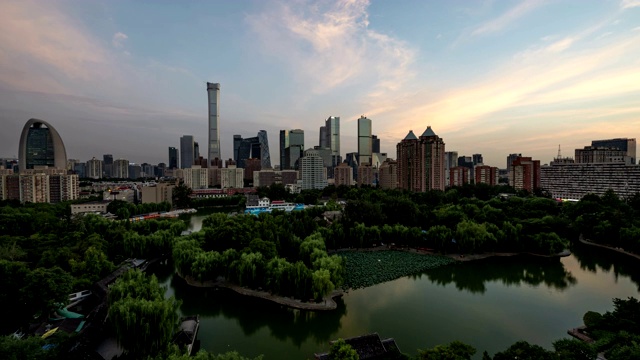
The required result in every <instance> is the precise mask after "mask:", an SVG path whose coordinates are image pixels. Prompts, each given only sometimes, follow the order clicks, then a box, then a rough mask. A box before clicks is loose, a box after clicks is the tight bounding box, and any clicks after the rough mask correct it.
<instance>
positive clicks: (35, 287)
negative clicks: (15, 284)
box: [24, 267, 73, 317]
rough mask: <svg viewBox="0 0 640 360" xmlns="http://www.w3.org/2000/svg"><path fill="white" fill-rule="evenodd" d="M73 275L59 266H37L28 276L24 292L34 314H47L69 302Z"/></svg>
mask: <svg viewBox="0 0 640 360" xmlns="http://www.w3.org/2000/svg"><path fill="white" fill-rule="evenodd" d="M72 285H73V277H71V275H69V274H68V273H67V272H65V271H64V270H62V269H60V268H59V267H54V268H51V269H43V268H37V269H35V270H33V271H32V272H30V273H29V274H28V275H27V278H26V286H25V289H24V294H25V298H26V301H27V303H28V304H29V305H30V310H31V313H32V314H40V315H41V316H43V317H44V316H47V315H49V313H50V312H52V311H54V310H56V309H57V308H59V307H60V304H67V302H68V301H69V293H71V289H72Z"/></svg>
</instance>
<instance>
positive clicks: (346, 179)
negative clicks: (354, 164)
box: [334, 162, 353, 186]
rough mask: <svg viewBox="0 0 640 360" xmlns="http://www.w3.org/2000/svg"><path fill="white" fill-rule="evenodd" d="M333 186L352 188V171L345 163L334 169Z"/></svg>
mask: <svg viewBox="0 0 640 360" xmlns="http://www.w3.org/2000/svg"><path fill="white" fill-rule="evenodd" d="M334 185H335V186H341V185H344V186H352V185H353V169H351V166H349V164H347V163H346V162H343V163H340V165H338V166H336V168H335V169H334Z"/></svg>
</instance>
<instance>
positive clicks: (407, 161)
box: [396, 126, 445, 192]
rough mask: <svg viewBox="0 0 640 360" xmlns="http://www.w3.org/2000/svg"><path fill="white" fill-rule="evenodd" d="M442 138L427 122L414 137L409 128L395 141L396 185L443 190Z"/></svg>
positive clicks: (443, 148) (421, 189)
mask: <svg viewBox="0 0 640 360" xmlns="http://www.w3.org/2000/svg"><path fill="white" fill-rule="evenodd" d="M444 145H445V144H444V141H442V139H441V138H440V137H439V136H438V135H436V134H435V133H434V132H433V130H432V129H431V126H428V127H427V129H426V130H425V131H424V132H423V133H422V135H420V138H418V137H416V135H415V134H414V133H413V131H409V134H407V136H406V137H405V138H404V139H403V140H402V141H401V142H399V143H398V145H397V146H396V149H397V153H398V160H397V161H398V188H400V189H404V190H410V191H417V192H424V191H428V190H444V188H445V183H444V180H445V174H444V152H445V146H444Z"/></svg>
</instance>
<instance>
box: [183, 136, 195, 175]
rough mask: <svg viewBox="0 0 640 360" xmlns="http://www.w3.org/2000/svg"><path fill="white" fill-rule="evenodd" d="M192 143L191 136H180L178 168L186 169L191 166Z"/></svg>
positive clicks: (193, 157) (192, 157)
mask: <svg viewBox="0 0 640 360" xmlns="http://www.w3.org/2000/svg"><path fill="white" fill-rule="evenodd" d="M194 145H195V144H194V141H193V136H192V135H182V136H181V137H180V168H181V169H188V168H190V167H191V166H193V162H194V161H193V159H195V155H194V153H193V150H194Z"/></svg>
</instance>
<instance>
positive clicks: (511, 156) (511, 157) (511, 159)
mask: <svg viewBox="0 0 640 360" xmlns="http://www.w3.org/2000/svg"><path fill="white" fill-rule="evenodd" d="M520 156H522V154H516V153H514V154H509V156H507V173H508V174H509V176H511V175H510V174H511V165H512V164H513V162H514V161H515V160H516V159H517V158H519V157H520Z"/></svg>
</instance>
